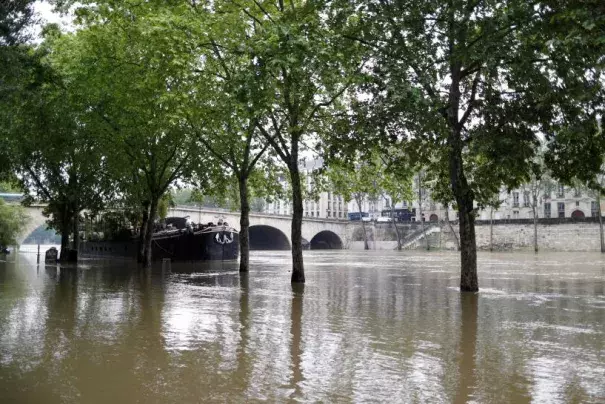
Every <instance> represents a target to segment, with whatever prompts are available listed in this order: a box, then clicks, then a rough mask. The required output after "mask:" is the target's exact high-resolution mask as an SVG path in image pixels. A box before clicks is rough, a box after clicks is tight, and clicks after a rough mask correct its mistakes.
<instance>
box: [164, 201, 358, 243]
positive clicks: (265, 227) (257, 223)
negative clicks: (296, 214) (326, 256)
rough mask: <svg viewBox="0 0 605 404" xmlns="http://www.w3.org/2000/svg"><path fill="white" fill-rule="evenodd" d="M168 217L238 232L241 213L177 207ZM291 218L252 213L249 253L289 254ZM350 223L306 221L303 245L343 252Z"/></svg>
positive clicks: (311, 219)
mask: <svg viewBox="0 0 605 404" xmlns="http://www.w3.org/2000/svg"><path fill="white" fill-rule="evenodd" d="M168 216H177V217H186V216H189V218H190V220H191V221H193V222H195V223H208V222H214V223H216V222H217V221H218V219H219V218H222V219H223V220H225V221H227V222H228V223H229V225H231V226H233V227H235V228H236V229H239V220H240V214H239V212H230V211H222V210H212V209H196V208H190V207H180V206H179V207H176V208H172V209H170V210H169V211H168ZM291 228H292V218H291V217H290V216H285V215H268V214H264V213H250V249H252V250H289V249H290V248H291V245H292V242H291V239H290V234H291ZM349 231H350V229H349V222H348V221H347V220H330V219H315V218H309V217H305V218H303V224H302V236H303V239H304V240H303V243H304V244H308V245H309V247H310V248H311V249H340V248H348V246H349V240H350V237H349V234H348V232H349Z"/></svg>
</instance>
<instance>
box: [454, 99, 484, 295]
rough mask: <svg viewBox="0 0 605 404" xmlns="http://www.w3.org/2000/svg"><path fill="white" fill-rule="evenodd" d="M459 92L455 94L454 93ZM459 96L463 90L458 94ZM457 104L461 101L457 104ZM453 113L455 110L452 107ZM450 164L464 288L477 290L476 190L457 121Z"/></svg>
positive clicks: (466, 290) (455, 113)
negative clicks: (467, 168)
mask: <svg viewBox="0 0 605 404" xmlns="http://www.w3.org/2000/svg"><path fill="white" fill-rule="evenodd" d="M453 96H455V94H454V95H453ZM458 96H459V94H458ZM456 105H457V104H456ZM450 113H452V112H451V111H450ZM453 114H454V117H453V119H455V122H458V118H457V109H454V112H453ZM448 146H449V149H450V150H449V166H450V167H449V168H450V181H451V184H452V191H453V193H454V196H455V197H456V202H457V204H458V212H459V215H460V221H459V223H460V266H461V268H460V290H461V291H463V292H477V291H478V290H479V280H478V279H477V244H476V241H475V217H474V214H473V209H474V206H473V202H474V200H473V194H472V190H471V188H470V186H469V185H468V182H467V180H466V176H465V175H464V169H463V165H462V139H461V137H460V128H459V127H458V126H457V124H456V125H455V126H454V127H453V128H452V129H451V133H450V136H449V137H448Z"/></svg>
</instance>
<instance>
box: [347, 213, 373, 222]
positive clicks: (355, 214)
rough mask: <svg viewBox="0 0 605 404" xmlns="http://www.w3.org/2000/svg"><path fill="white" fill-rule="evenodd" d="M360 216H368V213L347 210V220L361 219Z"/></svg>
mask: <svg viewBox="0 0 605 404" xmlns="http://www.w3.org/2000/svg"><path fill="white" fill-rule="evenodd" d="M362 217H370V215H369V214H368V212H361V213H359V212H349V220H352V221H356V220H361V218H362Z"/></svg>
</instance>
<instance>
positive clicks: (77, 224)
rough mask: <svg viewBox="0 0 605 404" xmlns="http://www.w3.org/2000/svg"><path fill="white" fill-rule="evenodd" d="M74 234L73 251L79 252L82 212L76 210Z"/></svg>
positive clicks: (73, 223)
mask: <svg viewBox="0 0 605 404" xmlns="http://www.w3.org/2000/svg"><path fill="white" fill-rule="evenodd" d="M72 225H73V234H74V240H73V244H72V245H73V249H74V250H75V251H78V250H79V249H80V212H79V210H78V209H77V208H76V209H75V212H74V215H73V222H72Z"/></svg>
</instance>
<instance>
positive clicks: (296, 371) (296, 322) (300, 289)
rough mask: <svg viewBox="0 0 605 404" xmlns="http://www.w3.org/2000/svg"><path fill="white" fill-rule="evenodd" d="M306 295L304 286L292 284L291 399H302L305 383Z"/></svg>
mask: <svg viewBox="0 0 605 404" xmlns="http://www.w3.org/2000/svg"><path fill="white" fill-rule="evenodd" d="M304 294H305V285H304V284H292V303H291V304H292V308H291V315H290V335H291V338H292V341H291V342H290V362H291V363H292V370H291V372H292V376H291V377H290V383H289V384H290V388H291V389H293V391H292V393H290V396H289V398H291V399H297V398H302V390H301V387H302V386H301V383H302V382H303V380H304V378H303V373H302V368H301V360H302V346H301V339H302V323H303V322H302V315H303V297H304Z"/></svg>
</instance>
